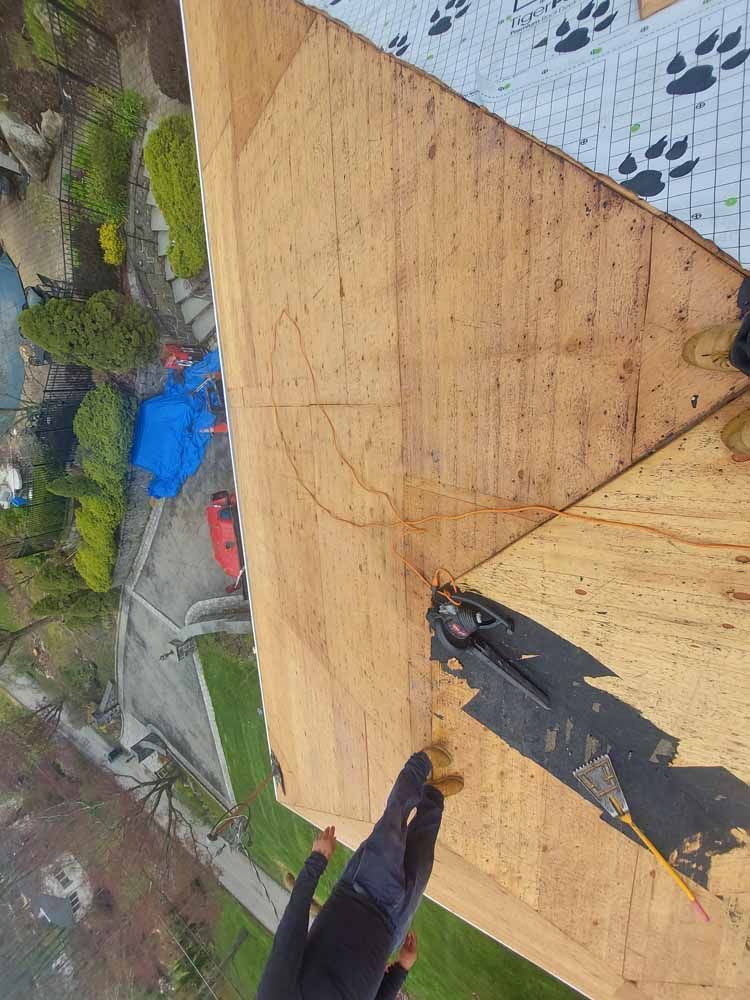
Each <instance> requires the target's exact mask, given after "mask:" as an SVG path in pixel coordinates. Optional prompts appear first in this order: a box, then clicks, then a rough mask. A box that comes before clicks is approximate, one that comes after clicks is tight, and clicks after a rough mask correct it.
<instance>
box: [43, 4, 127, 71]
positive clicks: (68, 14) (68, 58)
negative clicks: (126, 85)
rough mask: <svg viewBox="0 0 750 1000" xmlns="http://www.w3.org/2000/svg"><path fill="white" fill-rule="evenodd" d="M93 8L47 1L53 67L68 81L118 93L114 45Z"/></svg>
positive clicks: (89, 5)
mask: <svg viewBox="0 0 750 1000" xmlns="http://www.w3.org/2000/svg"><path fill="white" fill-rule="evenodd" d="M93 7H94V5H93V4H88V5H87V7H86V9H85V10H83V9H82V7H81V5H80V4H79V5H76V4H75V3H72V2H71V0H67V2H66V0H47V12H48V15H49V24H50V29H51V31H52V41H53V43H54V47H55V58H56V61H57V65H58V67H59V68H61V69H64V70H65V72H66V73H67V75H68V77H69V78H70V79H76V80H78V81H79V82H81V83H83V84H87V85H89V86H91V87H104V88H106V89H109V90H120V89H121V88H122V78H121V76H120V59H119V56H118V53H117V43H116V42H115V40H114V38H113V37H112V36H111V35H110V34H109V32H108V31H107V29H106V27H105V25H104V23H103V22H102V21H101V20H100V19H99V17H98V16H97V14H96V12H95V10H93V9H92V8H93Z"/></svg>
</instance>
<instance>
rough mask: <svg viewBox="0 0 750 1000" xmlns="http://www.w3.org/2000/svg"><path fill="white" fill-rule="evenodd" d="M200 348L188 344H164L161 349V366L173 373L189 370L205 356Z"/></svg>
mask: <svg viewBox="0 0 750 1000" xmlns="http://www.w3.org/2000/svg"><path fill="white" fill-rule="evenodd" d="M205 353H206V352H205V350H204V348H202V347H194V346H191V345H189V344H165V345H164V346H163V347H162V349H161V359H162V364H163V365H164V367H165V368H168V369H170V370H171V371H175V370H177V369H180V368H189V367H190V365H192V364H193V363H194V362H196V361H200V359H201V358H202V357H203V355H204V354H205Z"/></svg>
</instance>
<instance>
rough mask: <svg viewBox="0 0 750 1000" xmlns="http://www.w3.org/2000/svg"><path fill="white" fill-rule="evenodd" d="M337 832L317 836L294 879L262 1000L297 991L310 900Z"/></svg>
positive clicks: (266, 972) (331, 830)
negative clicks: (295, 879)
mask: <svg viewBox="0 0 750 1000" xmlns="http://www.w3.org/2000/svg"><path fill="white" fill-rule="evenodd" d="M335 834H336V831H335V829H334V827H332V826H329V827H328V828H327V829H325V830H324V831H323V833H321V834H319V836H317V837H316V838H315V842H314V843H313V849H312V853H311V854H310V857H309V858H308V859H307V861H305V863H304V865H303V866H302V871H301V872H300V873H299V875H298V877H297V881H296V882H295V883H294V889H292V894H291V897H290V899H289V903H288V904H287V908H286V909H285V910H284V915H283V917H282V918H281V921H280V923H279V927H278V930H277V931H276V936H275V937H274V939H273V947H272V948H271V954H270V955H269V957H268V961H267V962H266V967H265V969H264V970H263V977H262V979H261V981H260V986H259V987H258V1000H288V998H289V997H294V996H296V995H297V981H298V979H299V972H300V967H301V965H302V956H303V955H304V952H305V945H306V944H307V928H308V925H309V922H310V904H311V903H312V898H313V895H314V894H315V889H316V887H317V885H318V882H319V880H320V876H321V875H322V874H323V872H324V871H325V869H326V865H327V864H328V862H329V860H330V858H331V855H332V854H333V852H334V850H335V848H336V836H335ZM394 996H395V994H394Z"/></svg>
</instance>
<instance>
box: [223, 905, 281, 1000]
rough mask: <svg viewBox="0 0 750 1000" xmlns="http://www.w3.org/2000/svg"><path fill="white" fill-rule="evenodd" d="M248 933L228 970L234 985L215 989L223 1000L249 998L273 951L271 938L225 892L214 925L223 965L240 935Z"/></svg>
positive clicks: (228, 965) (227, 975)
mask: <svg viewBox="0 0 750 1000" xmlns="http://www.w3.org/2000/svg"><path fill="white" fill-rule="evenodd" d="M243 930H246V931H247V932H248V934H249V937H248V938H246V939H245V941H244V942H243V943H242V944H241V945H240V947H239V949H238V950H237V952H236V954H235V955H234V958H233V959H232V961H231V962H230V963H228V964H227V965H226V966H225V967H224V974H225V976H226V979H228V980H230V982H231V983H232V984H233V985H234V987H235V989H232V986H231V985H229V983H226V982H223V981H222V980H220V982H223V988H222V989H221V990H218V989H217V987H216V986H214V990H215V991H216V992H217V993H218V994H219V997H220V1000H237V996H238V995H239V996H241V997H245V996H246V995H247V994H246V992H245V991H246V990H247V988H248V985H250V986H251V988H253V989H254V988H255V985H256V984H257V983H258V981H259V980H260V974H261V972H262V971H263V966H264V965H265V963H266V959H267V958H268V953H269V952H270V950H271V935H270V934H269V933H268V931H267V930H266V929H265V928H264V927H261V925H260V924H259V923H256V921H255V920H253V918H252V917H251V916H250V914H249V913H248V912H247V910H246V909H245V908H244V907H243V906H241V905H240V904H239V903H238V902H237V900H236V899H235V898H234V896H231V895H230V894H229V893H228V892H226V891H225V890H224V889H222V890H221V911H220V913H219V917H218V919H217V921H216V924H215V925H214V944H215V946H216V955H217V958H218V960H219V961H220V962H221V961H222V959H223V958H225V956H227V955H229V953H230V952H231V951H232V948H233V947H234V944H235V942H236V941H237V935H238V934H240V933H241V932H242V931H243Z"/></svg>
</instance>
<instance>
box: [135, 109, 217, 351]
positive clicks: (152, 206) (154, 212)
mask: <svg viewBox="0 0 750 1000" xmlns="http://www.w3.org/2000/svg"><path fill="white" fill-rule="evenodd" d="M157 124H158V122H157V121H149V123H148V126H147V130H146V131H147V134H148V133H149V132H150V131H152V130H153V128H155V127H156V126H157ZM141 163H142V170H143V174H145V177H146V183H147V184H148V188H149V189H148V192H147V194H146V203H147V205H148V206H149V210H150V213H151V214H150V228H151V231H152V232H153V234H154V239H155V240H156V245H157V253H158V256H159V257H160V258H161V259H162V262H163V267H164V277H165V278H166V280H167V281H168V282H169V284H170V286H171V290H172V297H173V299H174V302H175V305H176V306H177V307H178V309H179V311H180V312H181V313H182V317H183V319H184V321H185V325H186V326H187V327H188V329H189V330H190V333H191V334H192V336H193V337H194V338H195V340H196V341H197V342H198V343H202V342H203V341H204V340H207V339H208V338H209V337H210V336H211V335H212V334H214V333H215V332H216V314H215V312H214V305H213V301H212V298H211V291H210V285H209V284H208V282H206V293H205V295H204V294H203V281H202V280H198V285H199V286H200V291H198V292H197V294H196V292H195V291H194V288H195V287H196V281H195V280H194V281H192V282H191V281H190V280H188V279H186V278H179V277H177V275H176V274H175V271H174V268H173V267H172V264H171V263H170V261H169V258H168V257H167V254H168V253H169V251H170V250H171V249H172V240H171V238H170V235H169V225H168V223H167V220H166V219H165V217H164V213H163V212H162V210H161V209H160V208H159V204H158V202H157V200H156V197H155V196H154V192H153V190H152V189H151V178H150V176H149V173H148V170H147V169H146V166H145V164H144V163H143V162H142V161H141ZM199 279H200V276H199Z"/></svg>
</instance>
